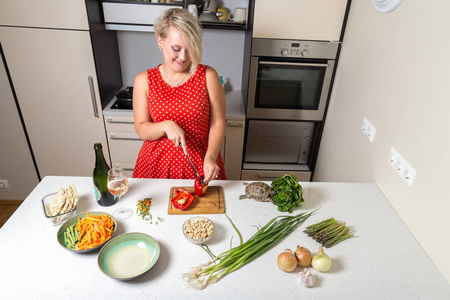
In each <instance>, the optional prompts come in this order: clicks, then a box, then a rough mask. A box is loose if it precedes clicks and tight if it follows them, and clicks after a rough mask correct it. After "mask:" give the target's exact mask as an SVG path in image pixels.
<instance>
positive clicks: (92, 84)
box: [88, 75, 98, 118]
mask: <svg viewBox="0 0 450 300" xmlns="http://www.w3.org/2000/svg"><path fill="white" fill-rule="evenodd" d="M88 81H89V89H90V90H91V99H92V107H93V108H94V117H96V118H98V109H97V101H96V99H95V93H94V79H93V78H92V75H89V76H88Z"/></svg>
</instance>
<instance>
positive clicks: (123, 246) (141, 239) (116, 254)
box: [97, 232, 160, 280]
mask: <svg viewBox="0 0 450 300" xmlns="http://www.w3.org/2000/svg"><path fill="white" fill-rule="evenodd" d="M159 252H160V247H159V244H158V242H157V241H156V240H155V239H154V238H152V237H151V236H149V235H147V234H144V233H139V232H130V233H124V234H121V235H119V236H117V237H115V238H113V239H111V240H110V241H109V242H108V243H106V244H105V245H104V246H103V248H102V249H101V250H100V252H99V254H98V258H97V262H98V266H99V268H100V270H101V271H102V272H103V274H105V275H106V276H109V277H111V278H114V279H119V280H131V279H134V278H136V277H138V276H140V275H142V274H144V273H145V272H147V271H148V270H150V269H151V268H152V267H153V266H154V265H155V263H156V261H157V260H158V258H159Z"/></svg>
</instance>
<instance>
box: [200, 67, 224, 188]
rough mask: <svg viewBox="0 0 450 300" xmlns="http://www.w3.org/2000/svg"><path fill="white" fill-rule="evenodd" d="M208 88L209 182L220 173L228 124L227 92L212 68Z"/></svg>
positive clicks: (208, 78)
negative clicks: (218, 157)
mask: <svg viewBox="0 0 450 300" xmlns="http://www.w3.org/2000/svg"><path fill="white" fill-rule="evenodd" d="M206 88H207V90H208V95H209V102H210V119H209V122H210V123H209V139H208V150H207V151H206V156H205V161H204V166H203V171H204V174H205V181H206V182H209V181H211V180H213V179H215V177H216V176H217V174H218V173H219V166H218V165H217V162H216V160H217V155H218V154H219V150H220V148H221V147H222V144H223V140H224V138H225V131H226V122H225V113H226V99H225V91H224V90H223V86H222V84H221V82H220V79H219V75H218V74H217V72H216V70H214V69H213V68H211V67H207V69H206Z"/></svg>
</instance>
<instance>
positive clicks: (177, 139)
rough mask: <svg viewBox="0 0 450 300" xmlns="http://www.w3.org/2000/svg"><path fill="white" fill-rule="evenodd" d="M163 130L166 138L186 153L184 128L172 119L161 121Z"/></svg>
mask: <svg viewBox="0 0 450 300" xmlns="http://www.w3.org/2000/svg"><path fill="white" fill-rule="evenodd" d="M162 123H163V130H164V132H165V133H166V136H167V139H168V140H170V141H171V142H172V143H173V144H174V145H175V147H179V146H180V144H181V148H183V152H184V153H187V145H186V140H185V135H184V130H183V129H182V128H181V127H180V126H179V125H178V124H177V123H175V122H174V121H170V120H167V121H163V122H162Z"/></svg>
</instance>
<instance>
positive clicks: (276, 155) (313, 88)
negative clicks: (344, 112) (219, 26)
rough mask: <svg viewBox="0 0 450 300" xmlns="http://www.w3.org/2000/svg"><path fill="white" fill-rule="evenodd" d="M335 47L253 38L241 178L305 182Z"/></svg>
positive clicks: (319, 126)
mask: <svg viewBox="0 0 450 300" xmlns="http://www.w3.org/2000/svg"><path fill="white" fill-rule="evenodd" d="M338 49H339V45H338V44H336V43H332V42H320V41H295V40H277V39H253V40H252V50H251V57H250V70H249V73H250V74H249V83H248V97H247V103H246V117H247V120H248V121H247V130H246V139H245V149H244V161H243V168H242V175H241V178H242V179H245V180H259V179H260V180H271V179H272V178H276V177H278V176H281V175H283V174H285V173H286V172H289V173H291V174H294V175H295V176H296V177H297V179H298V180H301V181H309V180H310V179H311V175H312V169H313V165H314V161H315V157H316V152H317V149H316V148H317V147H316V146H317V143H318V140H319V137H320V134H321V130H322V128H323V127H322V126H323V121H324V117H325V110H326V106H327V101H328V97H329V92H330V90H331V84H332V78H333V73H334V70H335V60H336V56H337V52H338Z"/></svg>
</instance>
